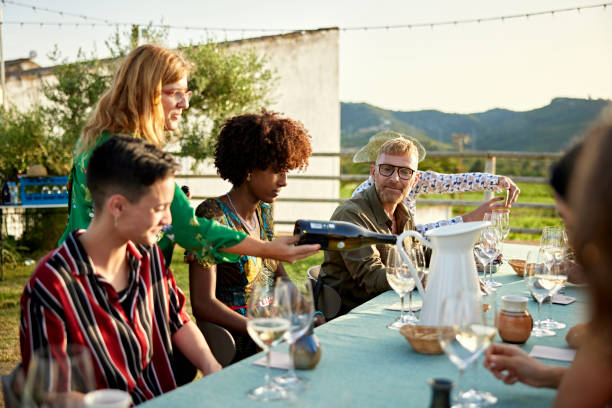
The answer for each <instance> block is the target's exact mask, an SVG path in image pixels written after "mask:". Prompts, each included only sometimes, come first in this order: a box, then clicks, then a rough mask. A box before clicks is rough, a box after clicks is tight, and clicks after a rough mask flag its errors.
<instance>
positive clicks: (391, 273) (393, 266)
mask: <svg viewBox="0 0 612 408" xmlns="http://www.w3.org/2000/svg"><path fill="white" fill-rule="evenodd" d="M386 265H387V267H386V272H387V282H389V286H391V288H392V289H393V290H394V291H395V293H397V294H398V295H399V297H400V315H399V317H398V318H397V319H396V320H394V321H393V322H391V323H389V324H388V325H387V327H388V328H389V329H392V330H399V329H400V328H401V327H402V326H404V325H406V324H414V323H416V322H417V321H418V319H417V318H416V316H414V314H412V313H410V314H404V297H405V296H406V293H409V292H411V291H412V290H413V289H414V286H415V281H414V278H413V276H412V274H411V273H410V269H409V268H408V265H406V264H405V262H404V260H403V259H402V257H401V255H400V253H399V252H398V250H397V248H396V247H395V246H391V247H390V248H389V252H388V253H387V264H386ZM410 306H411V305H410Z"/></svg>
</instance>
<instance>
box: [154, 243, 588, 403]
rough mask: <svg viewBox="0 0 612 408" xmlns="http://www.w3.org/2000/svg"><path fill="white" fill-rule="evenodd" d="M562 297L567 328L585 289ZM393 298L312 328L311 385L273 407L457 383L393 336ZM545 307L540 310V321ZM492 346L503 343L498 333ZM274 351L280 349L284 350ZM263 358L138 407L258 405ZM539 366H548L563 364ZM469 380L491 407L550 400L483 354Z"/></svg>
mask: <svg viewBox="0 0 612 408" xmlns="http://www.w3.org/2000/svg"><path fill="white" fill-rule="evenodd" d="M530 249H537V247H533V246H527V245H517V244H505V245H504V251H503V252H504V256H505V258H506V259H512V258H519V259H525V256H526V253H527V251H528V250H530ZM494 278H495V279H496V280H497V281H499V282H502V283H504V285H503V286H502V287H501V288H499V289H498V295H499V296H501V295H505V294H521V295H525V296H527V295H528V291H527V288H526V286H525V284H524V281H523V280H522V278H520V277H518V276H517V275H516V274H515V273H514V272H513V270H512V268H511V267H510V266H509V265H508V264H507V263H504V264H503V265H502V266H501V267H500V269H499V271H498V272H497V273H496V274H495V275H494ZM565 293H566V294H567V295H569V296H573V297H576V298H577V299H578V301H577V302H574V303H573V304H571V305H567V306H562V305H553V306H552V316H553V318H555V319H556V320H558V321H563V322H565V323H567V325H568V328H569V327H571V326H572V325H574V324H575V323H578V322H579V321H584V320H585V316H586V313H587V307H586V306H587V305H586V298H587V296H586V291H585V290H584V289H583V288H580V287H577V286H574V285H571V284H568V287H567V288H566V289H565ZM415 294H416V292H415ZM415 298H418V296H416V297H415ZM397 301H398V296H397V295H396V294H395V293H394V292H392V291H389V292H385V293H383V294H381V295H380V296H378V297H376V298H374V299H372V300H370V301H369V302H367V303H364V304H363V305H361V306H359V307H357V308H355V309H354V310H353V311H351V313H349V314H347V315H345V316H342V317H339V318H337V319H334V320H333V321H331V322H329V323H326V324H325V325H323V326H321V327H318V328H317V329H316V330H315V332H316V335H317V336H318V337H319V340H320V342H321V348H322V351H323V356H322V359H321V361H320V362H319V364H318V366H317V367H316V369H314V370H312V371H298V374H299V375H301V376H303V377H307V378H308V379H309V380H310V386H309V389H307V390H306V391H304V392H302V393H300V394H298V395H292V396H290V398H289V399H288V400H285V401H281V402H275V403H273V404H274V405H276V406H291V407H389V406H415V407H425V406H428V404H429V401H430V398H431V391H430V388H429V386H428V384H427V380H428V379H430V378H449V379H451V380H452V381H457V378H458V372H457V368H456V367H455V365H453V364H452V363H451V362H450V361H449V359H448V358H447V357H446V356H445V355H444V354H442V355H435V356H429V355H422V354H418V353H416V352H414V350H413V349H412V347H411V346H410V344H408V342H407V341H406V339H405V338H404V337H403V336H402V335H401V334H400V333H399V332H397V331H393V330H389V329H387V328H386V325H387V324H388V323H389V322H391V321H392V320H394V319H395V318H396V317H397V315H398V313H399V312H394V311H389V310H386V309H384V307H385V306H387V305H390V304H393V303H395V302H397ZM548 307H549V306H548V305H543V307H542V313H543V315H544V316H545V317H546V315H545V314H546V313H548V310H549V309H547V308H548ZM528 309H529V311H530V313H531V314H532V316H534V319H535V318H536V316H537V303H535V301H533V300H530V302H528ZM568 328H566V329H563V330H559V331H558V332H557V335H556V336H554V337H545V338H534V337H531V338H530V339H529V340H528V341H527V343H526V344H524V345H522V346H521V347H522V348H523V349H525V350H526V351H527V352H529V351H530V350H531V348H532V347H533V346H534V345H536V344H538V345H546V346H554V347H563V348H566V347H567V346H566V343H565V334H566V333H567V330H568ZM495 341H496V342H500V341H501V339H500V338H499V336H497V337H496V339H495ZM276 349H277V350H286V345H281V346H279V347H277V348H276ZM262 355H263V354H261V353H259V354H257V355H255V356H253V357H250V358H248V359H245V360H243V361H241V362H239V363H236V364H233V365H231V366H229V367H226V368H225V369H223V370H222V371H220V372H218V373H215V374H213V375H210V376H207V377H205V378H202V379H201V380H199V381H196V382H193V383H191V384H188V385H186V386H183V387H181V388H179V389H177V390H175V391H172V392H169V393H167V394H165V395H163V396H160V397H158V398H156V399H154V400H151V401H149V402H147V403H145V404H144V406H146V407H173V408H178V407H195V406H203V405H205V406H221V405H225V406H245V405H246V406H250V405H255V404H260V403H258V402H255V401H252V400H250V399H249V398H248V397H247V395H246V393H247V391H248V390H249V389H251V388H253V387H256V386H258V385H261V384H262V383H263V378H264V373H265V369H264V368H263V367H260V366H255V365H253V364H252V363H253V361H254V360H256V359H259V358H260V357H261V356H262ZM544 361H545V362H546V363H549V364H559V365H567V364H564V363H560V362H555V361H548V360H544ZM271 373H272V375H273V376H275V375H279V374H280V373H281V370H276V369H272V370H271ZM475 377H476V381H477V382H476V383H477V384H478V388H479V389H483V390H487V391H490V392H492V393H493V394H494V395H496V396H497V397H498V398H499V402H498V404H497V405H496V407H524V406H529V407H545V406H550V405H551V402H552V399H553V398H554V395H555V391H554V390H549V389H535V388H531V387H527V386H525V385H523V384H515V385H513V386H508V385H505V384H503V383H502V382H501V381H498V380H497V379H495V378H494V377H493V375H492V374H491V373H489V372H488V371H486V370H485V369H484V368H483V367H482V357H481V359H480V360H479V364H478V368H477V369H476V370H475V369H474V368H473V367H471V368H468V370H467V371H466V373H465V375H464V378H463V383H464V384H465V385H470V384H473V383H474V380H475Z"/></svg>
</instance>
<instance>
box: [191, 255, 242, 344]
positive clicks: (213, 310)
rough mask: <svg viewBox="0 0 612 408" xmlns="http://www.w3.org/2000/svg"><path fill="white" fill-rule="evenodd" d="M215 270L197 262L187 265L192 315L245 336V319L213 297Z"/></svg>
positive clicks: (215, 282) (215, 284) (214, 266)
mask: <svg viewBox="0 0 612 408" xmlns="http://www.w3.org/2000/svg"><path fill="white" fill-rule="evenodd" d="M216 268H217V266H216V265H210V266H208V267H206V266H203V265H201V264H200V263H198V262H197V261H191V262H190V263H189V296H190V299H191V309H192V312H193V315H194V316H195V317H196V318H197V319H202V320H206V321H209V322H212V323H216V324H218V325H220V326H223V327H226V328H228V329H231V330H234V331H238V332H241V333H245V334H246V332H247V330H246V323H247V319H246V317H244V316H242V315H241V314H239V313H236V312H235V311H233V310H232V309H230V308H229V307H227V306H226V305H225V304H224V303H223V302H221V301H220V300H219V299H217V297H216V295H215V291H216V288H217V271H216Z"/></svg>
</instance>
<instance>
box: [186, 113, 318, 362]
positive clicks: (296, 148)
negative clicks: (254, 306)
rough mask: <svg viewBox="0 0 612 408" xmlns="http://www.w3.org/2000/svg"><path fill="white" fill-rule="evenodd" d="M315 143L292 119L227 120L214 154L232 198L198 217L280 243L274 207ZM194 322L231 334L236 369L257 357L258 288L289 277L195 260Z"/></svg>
mask: <svg viewBox="0 0 612 408" xmlns="http://www.w3.org/2000/svg"><path fill="white" fill-rule="evenodd" d="M311 152H312V150H311V147H310V135H309V134H308V131H307V130H306V129H305V128H304V126H303V125H302V124H301V123H300V122H297V121H294V120H292V119H290V118H287V117H283V116H281V115H280V114H277V113H274V112H268V111H265V110H262V112H261V113H259V114H246V115H239V116H235V117H233V118H231V119H228V120H227V121H226V122H225V123H224V124H223V127H222V128H221V132H220V133H219V136H218V137H217V143H216V146H215V167H216V168H217V173H218V174H219V176H221V178H223V179H224V180H227V181H229V182H230V183H231V184H232V188H231V190H230V191H229V192H228V193H226V194H224V195H222V196H220V197H217V198H209V199H207V200H205V201H204V202H202V203H201V204H200V205H199V206H198V207H197V209H196V215H197V216H198V217H205V218H211V219H214V220H216V221H217V222H219V223H220V224H222V225H226V226H228V227H230V228H233V229H236V230H238V231H244V232H246V233H247V234H249V235H251V236H252V237H253V238H255V239H259V240H264V241H265V240H272V239H273V238H274V220H273V218H272V206H271V204H272V203H273V202H274V201H275V200H276V197H277V196H278V194H279V193H280V190H281V189H282V188H284V187H285V186H286V185H287V171H289V170H294V169H305V168H306V166H307V165H308V158H309V157H310V155H311ZM185 259H186V261H188V262H189V288H190V292H189V293H190V296H191V307H192V310H193V315H194V316H195V318H196V319H197V320H198V321H199V320H200V319H202V320H205V321H210V322H213V323H216V324H219V325H221V326H223V327H225V328H227V329H228V330H229V331H230V332H231V334H232V336H233V337H234V341H235V342H236V356H235V358H234V362H235V361H238V360H241V359H243V358H245V357H248V356H250V355H252V354H255V353H257V351H258V350H257V346H256V345H255V342H253V340H252V339H251V338H250V336H249V335H248V333H247V319H246V305H247V302H248V296H249V294H250V293H251V290H252V287H253V285H254V284H256V283H264V284H266V285H268V286H270V287H273V286H274V277H275V276H286V275H287V274H286V272H285V270H284V268H283V265H282V263H280V262H277V261H274V260H272V259H262V258H258V257H254V256H248V255H243V256H241V257H240V260H239V261H238V262H235V263H230V262H223V263H221V262H219V263H217V264H211V263H207V262H203V261H198V259H197V258H195V257H193V256H192V255H191V254H189V253H188V252H186V253H185Z"/></svg>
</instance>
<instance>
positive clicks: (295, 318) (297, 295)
mask: <svg viewBox="0 0 612 408" xmlns="http://www.w3.org/2000/svg"><path fill="white" fill-rule="evenodd" d="M274 291H275V297H276V298H277V299H279V304H281V305H284V304H286V305H288V307H289V310H288V315H289V322H290V325H289V330H287V333H285V340H286V341H287V343H288V344H289V349H291V346H292V345H293V344H294V343H295V342H296V341H297V340H298V339H299V338H300V337H302V336H303V335H304V333H306V330H308V328H309V327H310V325H311V323H312V315H313V313H314V300H313V296H312V284H311V283H310V282H309V280H308V279H306V280H300V281H296V282H292V281H291V279H289V277H287V276H282V277H280V278H279V279H277V280H276V286H275V289H274ZM285 297H286V298H287V299H286V300H285V299H283V298H285ZM289 359H290V361H289V371H288V372H287V373H286V374H284V375H281V376H278V377H275V378H274V381H275V382H276V383H277V384H279V385H282V386H283V387H285V388H288V389H291V390H293V391H301V390H303V389H304V388H305V387H306V385H307V383H308V380H307V379H306V378H302V377H298V376H297V375H296V374H295V363H294V361H293V353H289Z"/></svg>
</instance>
